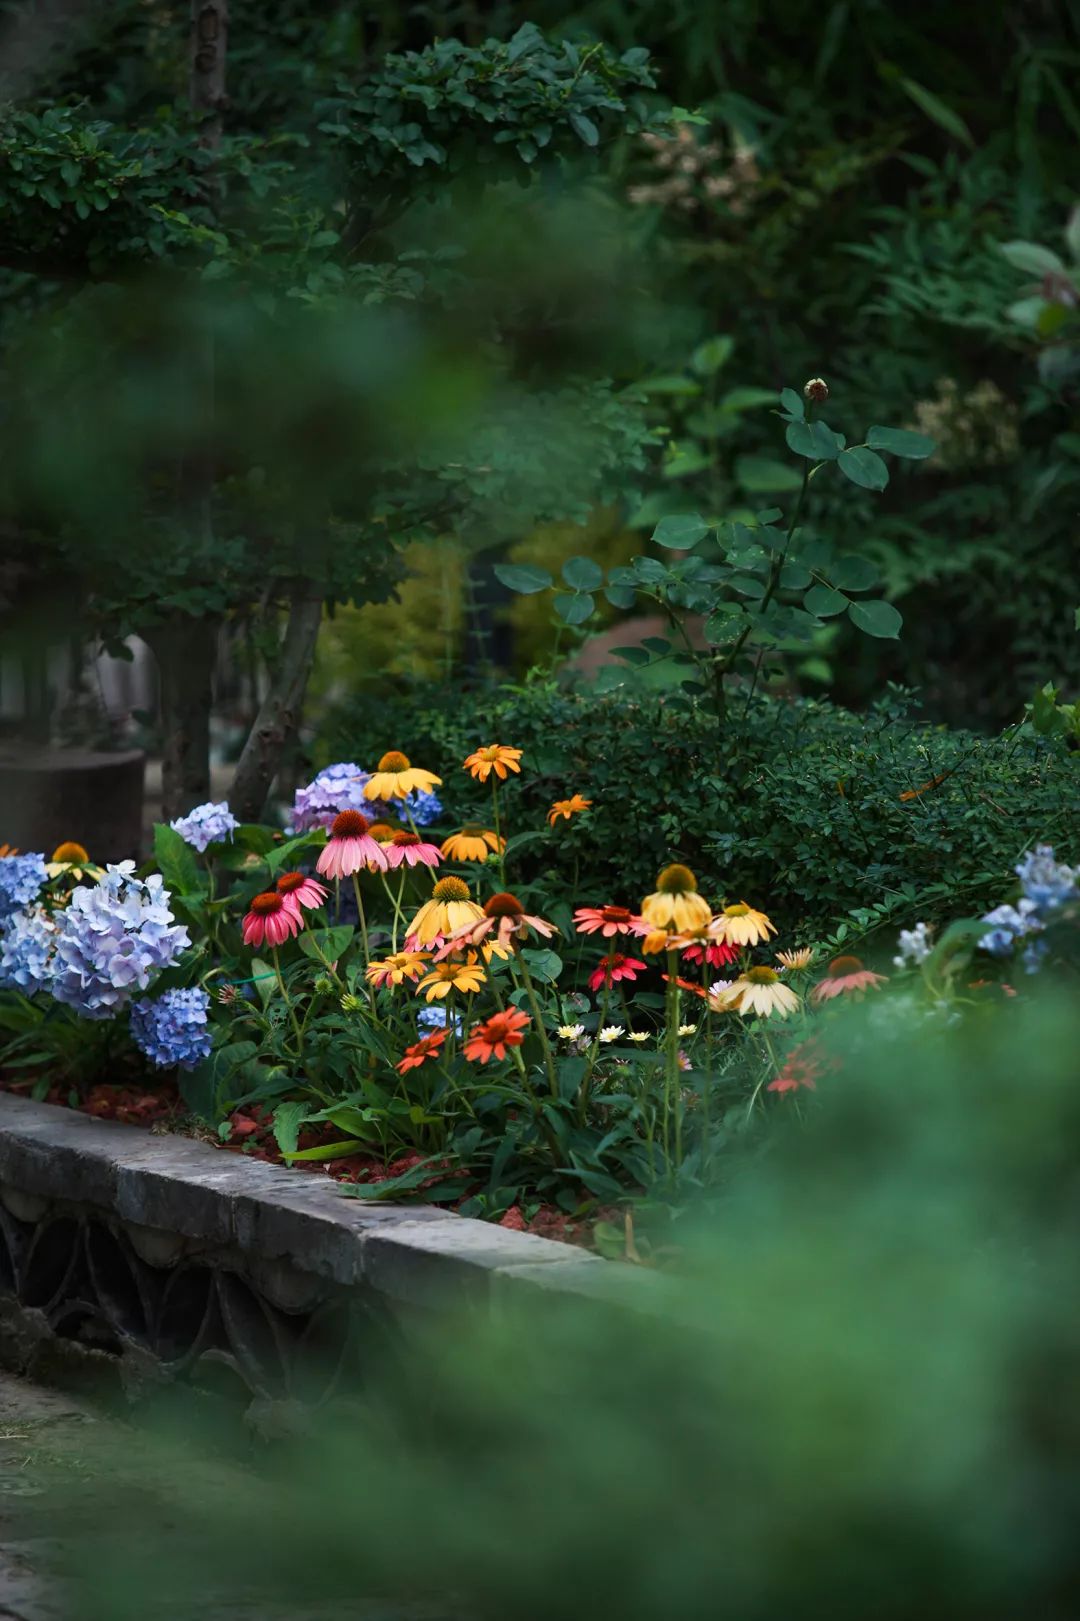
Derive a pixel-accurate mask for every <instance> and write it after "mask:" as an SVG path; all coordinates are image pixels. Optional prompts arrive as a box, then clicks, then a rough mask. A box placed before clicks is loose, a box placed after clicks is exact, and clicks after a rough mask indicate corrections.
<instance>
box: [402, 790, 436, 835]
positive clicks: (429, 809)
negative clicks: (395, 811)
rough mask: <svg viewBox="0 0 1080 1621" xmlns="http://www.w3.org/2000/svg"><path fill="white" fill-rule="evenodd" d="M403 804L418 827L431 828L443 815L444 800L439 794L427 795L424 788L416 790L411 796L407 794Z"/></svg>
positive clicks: (403, 813)
mask: <svg viewBox="0 0 1080 1621" xmlns="http://www.w3.org/2000/svg"><path fill="white" fill-rule="evenodd" d="M402 804H403V805H404V806H405V811H407V812H408V814H409V815H410V816H411V817H412V819H413V821H414V822H415V823H416V825H417V827H430V826H431V824H432V822H437V821H438V820H439V817H440V816H441V815H442V800H441V799H440V798H439V796H438V794H426V793H425V792H424V790H423V789H422V788H414V789H413V791H412V793H411V794H406V795H405V798H404V800H403V801H402ZM405 811H403V812H402V815H403V816H404V815H405Z"/></svg>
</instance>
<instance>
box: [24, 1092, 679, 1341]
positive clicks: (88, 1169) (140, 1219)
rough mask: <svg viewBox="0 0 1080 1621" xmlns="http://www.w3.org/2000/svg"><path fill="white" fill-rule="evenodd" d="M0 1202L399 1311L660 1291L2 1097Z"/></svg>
mask: <svg viewBox="0 0 1080 1621" xmlns="http://www.w3.org/2000/svg"><path fill="white" fill-rule="evenodd" d="M0 1200H2V1201H3V1202H4V1203H5V1204H7V1205H8V1208H10V1209H11V1210H12V1211H13V1213H14V1214H16V1215H19V1214H20V1209H25V1207H26V1203H27V1201H28V1200H29V1201H31V1202H33V1201H35V1200H43V1201H48V1202H50V1203H51V1202H52V1201H59V1202H61V1203H63V1204H68V1205H78V1206H84V1207H85V1206H89V1207H91V1208H92V1209H94V1210H96V1211H98V1212H100V1213H101V1214H103V1215H106V1216H108V1215H112V1216H114V1217H116V1218H118V1219H119V1220H120V1221H122V1222H123V1223H124V1224H125V1225H126V1226H128V1227H130V1228H132V1229H135V1230H137V1231H144V1232H145V1234H146V1235H147V1236H146V1240H145V1241H146V1242H147V1244H149V1245H151V1246H152V1245H154V1244H157V1245H159V1246H160V1247H161V1248H162V1250H163V1251H165V1250H168V1249H169V1247H170V1245H172V1246H175V1244H176V1239H177V1238H179V1239H180V1240H182V1248H183V1251H184V1253H186V1254H188V1255H192V1254H194V1255H197V1254H199V1253H200V1252H203V1251H207V1252H219V1253H220V1252H223V1251H227V1252H231V1253H239V1254H240V1255H242V1256H243V1257H244V1259H245V1261H246V1262H247V1263H248V1264H250V1265H252V1266H255V1265H257V1264H259V1263H262V1264H263V1265H266V1264H269V1265H274V1264H276V1263H281V1262H285V1263H288V1264H289V1265H290V1266H291V1267H292V1268H295V1269H296V1270H297V1271H299V1272H302V1273H306V1274H309V1275H311V1274H314V1275H316V1276H317V1277H320V1278H322V1279H325V1280H326V1281H327V1282H329V1283H331V1284H334V1285H337V1286H339V1287H345V1288H351V1287H354V1286H357V1285H359V1286H362V1287H367V1288H370V1289H373V1290H375V1291H376V1292H377V1293H378V1294H379V1295H380V1296H382V1297H384V1298H386V1299H387V1300H388V1301H392V1302H396V1303H399V1304H401V1305H403V1306H406V1307H417V1306H420V1307H425V1308H426V1307H433V1308H436V1309H438V1308H439V1307H444V1306H446V1305H448V1304H451V1303H454V1304H456V1303H458V1302H459V1301H461V1300H462V1297H463V1296H465V1297H466V1298H467V1299H468V1300H470V1301H484V1300H490V1299H494V1298H496V1297H497V1298H499V1299H505V1298H507V1297H508V1291H510V1292H516V1291H517V1290H518V1289H520V1288H528V1289H530V1290H533V1289H534V1288H535V1286H536V1285H537V1284H540V1285H542V1287H543V1288H544V1290H545V1291H555V1292H558V1293H565V1294H566V1296H567V1298H576V1299H578V1300H581V1299H592V1300H593V1301H595V1302H597V1303H600V1302H604V1303H607V1304H615V1303H618V1304H620V1305H623V1306H627V1307H630V1308H632V1309H636V1310H641V1311H646V1312H654V1311H656V1310H657V1309H658V1308H659V1307H660V1301H661V1297H662V1296H663V1295H664V1293H665V1291H664V1290H663V1289H662V1288H660V1287H659V1285H661V1284H662V1281H663V1280H661V1279H659V1278H656V1277H655V1276H653V1275H651V1274H642V1273H640V1272H637V1271H631V1270H630V1269H629V1268H625V1267H619V1266H616V1265H614V1264H613V1263H611V1262H607V1261H603V1260H600V1259H599V1258H598V1257H596V1256H591V1255H587V1254H585V1253H583V1252H582V1251H580V1250H577V1249H572V1248H570V1247H569V1246H568V1245H565V1244H558V1243H555V1242H553V1241H552V1240H550V1239H545V1238H537V1237H534V1236H533V1235H532V1234H529V1233H519V1232H513V1231H511V1230H509V1229H507V1228H504V1227H498V1226H494V1225H492V1224H490V1223H488V1222H481V1221H476V1220H473V1219H471V1218H469V1217H466V1216H458V1215H455V1214H453V1213H452V1212H448V1211H445V1210H441V1209H439V1208H437V1207H436V1206H432V1205H421V1206H417V1205H412V1206H409V1207H407V1208H401V1207H399V1206H396V1205H392V1204H371V1203H369V1202H367V1201H366V1200H365V1201H360V1200H357V1199H356V1198H353V1197H350V1196H349V1195H348V1194H345V1193H344V1192H343V1191H342V1190H341V1189H340V1188H339V1187H338V1186H337V1185H336V1184H335V1183H331V1182H329V1181H321V1180H318V1179H317V1178H316V1177H314V1176H312V1175H311V1173H309V1172H301V1171H292V1170H288V1169H286V1168H284V1167H282V1166H276V1165H267V1164H265V1163H264V1162H262V1161H258V1160H247V1159H245V1158H243V1156H241V1155H237V1154H231V1153H225V1152H222V1151H221V1150H220V1149H216V1148H214V1147H213V1146H211V1145H210V1144H208V1143H199V1142H195V1141H193V1140H191V1139H189V1138H185V1137H172V1136H160V1137H159V1136H150V1135H149V1134H148V1133H147V1132H146V1131H144V1130H143V1129H142V1128H140V1127H138V1126H125V1125H119V1124H117V1123H115V1122H111V1121H101V1120H94V1119H92V1118H91V1117H90V1116H88V1115H83V1114H79V1113H77V1112H75V1111H74V1110H70V1109H63V1108H58V1107H56V1106H54V1105H51V1104H45V1103H34V1102H32V1101H30V1100H28V1099H25V1098H20V1097H15V1096H13V1095H12V1094H10V1093H0Z"/></svg>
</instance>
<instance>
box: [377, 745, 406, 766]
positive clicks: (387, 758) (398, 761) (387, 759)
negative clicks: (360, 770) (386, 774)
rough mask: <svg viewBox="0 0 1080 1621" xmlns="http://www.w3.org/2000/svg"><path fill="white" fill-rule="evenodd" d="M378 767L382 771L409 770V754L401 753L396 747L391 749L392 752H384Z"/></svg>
mask: <svg viewBox="0 0 1080 1621" xmlns="http://www.w3.org/2000/svg"><path fill="white" fill-rule="evenodd" d="M378 769H379V770H380V771H408V769H409V756H408V755H407V754H399V753H398V751H397V750H396V749H391V750H390V753H389V754H384V755H383V757H382V759H381V760H380V761H379V767H378Z"/></svg>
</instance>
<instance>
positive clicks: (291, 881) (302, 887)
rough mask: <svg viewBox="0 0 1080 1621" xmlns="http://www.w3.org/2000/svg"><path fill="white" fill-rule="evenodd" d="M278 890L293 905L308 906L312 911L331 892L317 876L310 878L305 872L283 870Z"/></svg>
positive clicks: (278, 882)
mask: <svg viewBox="0 0 1080 1621" xmlns="http://www.w3.org/2000/svg"><path fill="white" fill-rule="evenodd" d="M277 891H278V894H279V895H284V897H285V899H286V901H287V902H289V903H291V904H292V905H294V906H299V907H304V906H306V907H308V908H309V909H310V910H312V911H314V910H315V908H316V907H319V906H321V905H322V904H323V902H324V901H325V899H326V897H327V895H329V893H330V891H329V890H328V889H327V888H326V886H325V885H324V884H320V883H319V881H318V879H317V878H309V877H308V875H307V873H305V872H283V873H282V875H281V877H280V878H279V879H278V881H277Z"/></svg>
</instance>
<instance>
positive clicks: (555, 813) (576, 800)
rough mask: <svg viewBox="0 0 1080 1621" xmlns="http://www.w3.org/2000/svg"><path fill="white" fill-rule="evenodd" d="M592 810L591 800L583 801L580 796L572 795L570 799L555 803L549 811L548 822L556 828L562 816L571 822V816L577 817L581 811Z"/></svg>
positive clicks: (558, 800) (559, 800)
mask: <svg viewBox="0 0 1080 1621" xmlns="http://www.w3.org/2000/svg"><path fill="white" fill-rule="evenodd" d="M591 809H592V800H591V799H582V797H581V795H580V794H572V795H571V797H570V798H569V799H557V800H556V801H555V803H554V805H552V807H551V809H550V810H549V811H548V822H549V823H550V825H551V826H552V827H554V826H555V823H556V822H557V821H558V820H559V817H560V816H565V817H566V820H567V821H569V820H570V818H571V816H576V815H577V814H578V812H579V811H587V810H591Z"/></svg>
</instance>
